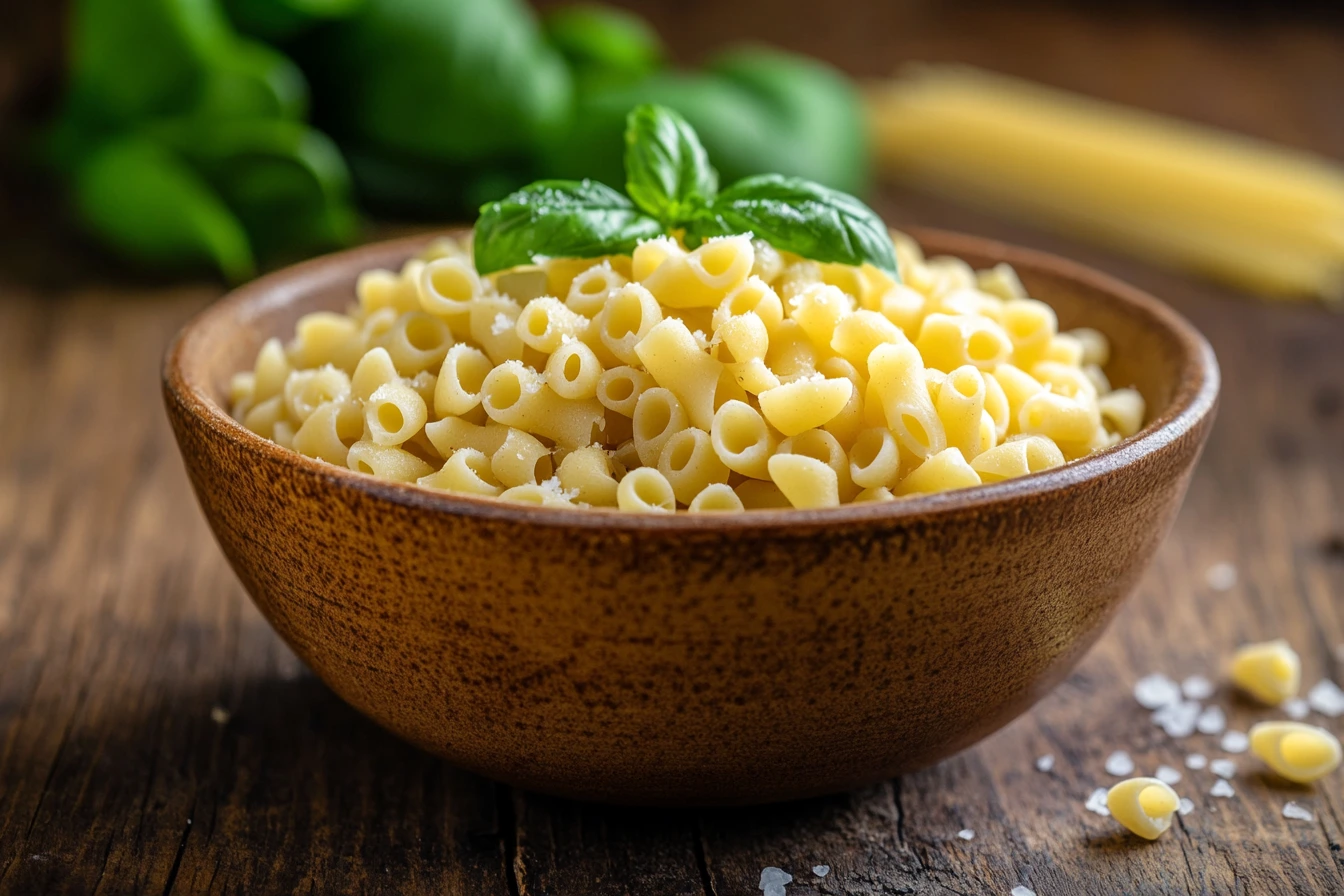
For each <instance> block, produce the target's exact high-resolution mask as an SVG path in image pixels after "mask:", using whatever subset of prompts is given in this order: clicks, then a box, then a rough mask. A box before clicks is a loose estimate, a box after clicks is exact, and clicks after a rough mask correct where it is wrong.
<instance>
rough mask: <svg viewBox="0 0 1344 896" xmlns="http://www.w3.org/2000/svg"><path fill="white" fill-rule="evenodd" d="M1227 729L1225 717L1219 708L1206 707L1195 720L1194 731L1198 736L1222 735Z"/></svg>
mask: <svg viewBox="0 0 1344 896" xmlns="http://www.w3.org/2000/svg"><path fill="white" fill-rule="evenodd" d="M1226 727H1227V716H1226V715H1225V714H1224V713H1223V710H1222V707H1220V706H1206V707H1204V711H1203V712H1201V713H1200V714H1199V718H1197V719H1195V730H1196V731H1198V732H1199V733H1200V734H1222V733H1223V729H1224V728H1226Z"/></svg>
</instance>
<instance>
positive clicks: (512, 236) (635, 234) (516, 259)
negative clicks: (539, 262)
mask: <svg viewBox="0 0 1344 896" xmlns="http://www.w3.org/2000/svg"><path fill="white" fill-rule="evenodd" d="M662 232H663V228H662V225H660V224H659V223H658V221H656V220H654V219H653V218H650V217H649V216H648V215H646V214H644V213H643V212H641V211H639V209H637V208H635V206H634V204H633V203H632V202H631V201H630V200H629V199H627V198H625V197H624V196H622V195H621V194H620V193H618V192H616V191H615V190H613V189H612V188H611V187H608V186H606V185H605V184H600V183H597V182H596V181H589V180H584V181H563V180H543V181H537V182H536V183H534V184H530V185H528V186H526V187H524V188H523V189H521V190H519V191H518V192H516V193H513V194H511V195H509V196H507V197H505V198H504V199H501V200H499V201H498V202H492V203H490V204H489V205H487V206H485V207H484V208H482V209H481V218H480V220H479V221H478V222H477V224H476V233H475V235H474V236H473V238H472V245H473V246H474V247H475V253H476V269H477V270H478V271H480V272H481V273H482V274H489V273H493V272H495V271H502V270H505V269H506V268H512V267H517V266H518V265H520V264H528V263H530V262H532V261H534V260H535V259H537V258H538V257H542V256H545V257H551V258H596V257H598V256H599V255H615V254H629V253H630V252H632V251H634V248H635V246H636V244H638V242H639V241H640V240H645V239H650V238H652V237H655V236H658V235H659V234H660V233H662Z"/></svg>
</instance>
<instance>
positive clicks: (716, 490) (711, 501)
mask: <svg viewBox="0 0 1344 896" xmlns="http://www.w3.org/2000/svg"><path fill="white" fill-rule="evenodd" d="M757 257H759V254H758V256H757ZM686 509H687V510H689V511H690V512H691V513H712V512H718V511H724V510H745V509H746V507H745V506H744V505H743V504H742V499H741V498H740V497H738V495H737V492H735V491H733V489H732V487H731V486H730V485H728V484H727V483H723V482H712V483H710V484H709V485H707V486H705V487H704V489H702V490H701V491H700V493H699V494H697V495H696V496H695V497H694V498H692V499H691V503H690V505H689V506H688V507H687V508H686Z"/></svg>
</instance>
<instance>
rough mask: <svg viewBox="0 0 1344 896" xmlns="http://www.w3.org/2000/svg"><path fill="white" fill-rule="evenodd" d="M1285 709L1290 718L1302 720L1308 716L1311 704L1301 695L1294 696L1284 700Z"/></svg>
mask: <svg viewBox="0 0 1344 896" xmlns="http://www.w3.org/2000/svg"><path fill="white" fill-rule="evenodd" d="M1283 711H1284V713H1285V714H1286V715H1287V716H1288V718H1290V719H1296V720H1297V721H1299V722H1300V721H1302V720H1303V719H1305V718H1306V717H1307V714H1308V713H1309V712H1311V704H1309V703H1307V701H1305V700H1303V699H1302V698H1301V697H1292V698H1290V699H1288V700H1285V701H1283Z"/></svg>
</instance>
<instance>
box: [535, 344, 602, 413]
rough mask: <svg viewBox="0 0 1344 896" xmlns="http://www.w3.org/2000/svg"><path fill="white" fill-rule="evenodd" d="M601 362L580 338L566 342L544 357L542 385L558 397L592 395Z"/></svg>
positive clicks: (594, 390) (576, 397)
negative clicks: (544, 376) (576, 340)
mask: <svg viewBox="0 0 1344 896" xmlns="http://www.w3.org/2000/svg"><path fill="white" fill-rule="evenodd" d="M601 378H602V362H600V361H598V360H597V355H595V354H593V350H592V349H591V348H589V347H588V346H586V345H584V344H583V343H582V342H567V343H565V344H564V345H561V346H560V347H559V348H557V349H556V350H555V351H554V352H553V353H552V354H551V357H550V358H549V359H547V361H546V385H548V386H550V387H551V391H553V392H554V393H555V394H556V395H559V396H560V397H561V398H570V399H574V400H579V399H584V398H596V397H597V387H598V383H599V382H600V381H601Z"/></svg>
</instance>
